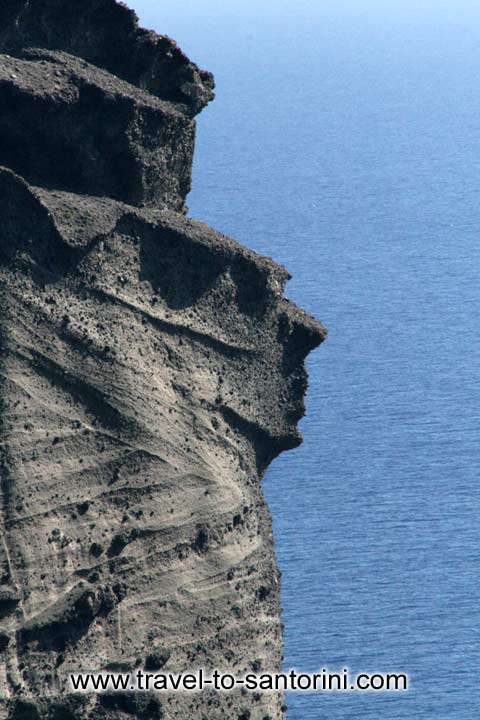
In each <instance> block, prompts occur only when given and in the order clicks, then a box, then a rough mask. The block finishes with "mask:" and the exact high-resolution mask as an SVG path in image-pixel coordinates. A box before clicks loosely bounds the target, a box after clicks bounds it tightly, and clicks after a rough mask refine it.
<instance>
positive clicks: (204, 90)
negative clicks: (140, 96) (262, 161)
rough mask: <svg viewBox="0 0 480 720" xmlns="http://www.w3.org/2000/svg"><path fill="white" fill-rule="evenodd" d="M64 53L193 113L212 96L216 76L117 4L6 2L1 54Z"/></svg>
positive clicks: (104, 0) (95, 0)
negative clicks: (39, 50)
mask: <svg viewBox="0 0 480 720" xmlns="http://www.w3.org/2000/svg"><path fill="white" fill-rule="evenodd" d="M27 47H43V48H47V49H49V50H64V51H65V52H67V53H70V54H72V55H77V56H78V57H81V58H84V59H85V60H88V62H90V63H92V64H93V65H97V66H98V67H102V68H105V69H106V70H108V71H109V72H110V73H112V74H113V75H118V77H120V78H123V79H124V80H127V82H129V83H131V84H133V85H138V87H140V88H143V89H145V90H147V91H148V92H150V93H152V94H153V95H157V97H159V98H162V99H163V100H170V101H171V102H176V103H181V104H182V105H184V106H185V109H186V111H188V112H190V113H191V114H196V113H197V112H199V111H200V110H201V109H202V108H203V107H204V106H205V105H206V104H207V103H208V102H209V101H210V100H212V98H213V86H214V82H213V76H212V75H211V73H209V72H205V71H203V70H199V69H198V67H197V66H196V65H194V64H193V63H192V62H190V60H189V59H188V58H187V57H186V55H184V53H182V51H181V50H180V49H179V47H178V46H177V44H176V43H175V42H174V41H173V40H171V39H170V38H169V37H166V36H165V35H157V34H156V33H154V32H152V31H149V30H144V29H142V28H139V27H138V19H137V17H136V15H135V13H134V12H133V11H132V10H130V9H129V8H127V7H126V6H125V5H124V4H123V3H119V2H115V0H81V2H79V0H2V3H1V5H0V51H3V52H5V53H8V54H9V55H16V54H18V53H20V52H21V51H22V50H23V49H24V48H27Z"/></svg>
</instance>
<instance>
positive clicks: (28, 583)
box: [0, 0, 325, 720]
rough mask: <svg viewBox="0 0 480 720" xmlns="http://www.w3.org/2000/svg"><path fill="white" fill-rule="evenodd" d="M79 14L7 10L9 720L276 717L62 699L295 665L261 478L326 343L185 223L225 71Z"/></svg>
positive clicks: (278, 293)
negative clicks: (141, 675) (206, 123)
mask: <svg viewBox="0 0 480 720" xmlns="http://www.w3.org/2000/svg"><path fill="white" fill-rule="evenodd" d="M74 5H75V6H76V7H77V8H78V7H79V6H78V4H76V3H71V2H70V3H69V2H63V3H60V2H57V1H56V0H30V2H20V1H19V2H6V3H5V4H4V6H3V7H2V10H0V20H1V21H2V31H1V33H0V37H1V49H2V50H3V52H4V55H3V56H1V57H0V97H1V99H2V104H1V110H0V128H1V130H2V132H1V138H2V139H1V140H0V162H1V163H3V165H4V166H5V167H3V168H2V169H1V170H0V218H1V225H0V303H1V307H2V312H1V315H0V385H1V404H0V433H1V444H0V481H1V482H0V501H1V502H0V514H1V517H0V519H1V524H2V543H1V546H0V693H1V697H0V718H11V719H16V720H21V719H22V718H23V719H24V720H25V719H27V718H32V719H33V720H35V719H36V718H42V719H43V718H46V719H47V720H72V719H75V720H86V719H87V718H88V719H89V720H90V719H91V720H94V719H95V720H96V719H97V718H98V719H99V720H102V718H103V719H107V718H110V719H115V720H127V719H130V720H131V719H132V718H139V719H142V718H143V719H145V720H154V719H160V718H165V719H170V718H182V719H190V718H191V719H192V720H197V719H198V720H200V719H201V718H208V720H215V719H217V718H218V719H220V718H233V719H236V718H238V720H241V719H243V720H245V719H246V718H252V720H265V719H266V718H271V719H272V720H277V719H278V718H281V717H282V716H283V714H284V708H283V698H282V697H281V696H280V695H252V694H241V693H232V694H215V693H202V694H194V695H184V694H183V695H182V694H172V695H168V696H164V695H156V696H152V695H144V694H136V695H128V694H127V695H124V694H114V695H100V696H92V695H74V694H72V693H71V691H70V688H69V686H68V674H69V672H79V671H94V672H98V671H101V670H125V671H128V670H134V669H136V668H146V669H150V670H159V669H162V670H164V671H169V672H181V671H186V670H195V669H197V668H199V667H202V668H205V669H206V670H209V669H213V668H219V669H223V670H228V671H232V672H234V673H236V674H238V675H241V674H244V673H245V672H247V671H249V670H252V669H254V670H256V671H258V670H259V669H265V670H276V669H279V668H280V666H281V660H282V632H281V623H280V607H279V573H278V570H277V566H276V561H275V555H274V547H273V538H272V531H271V523H270V517H269V513H268V509H267V507H266V505H265V502H264V500H263V496H262V491H261V485H260V481H261V478H262V476H263V473H264V472H265V469H266V468H267V466H268V464H269V463H270V462H271V461H272V459H273V458H274V457H275V456H277V455H278V454H279V453H280V452H282V451H283V450H287V449H289V448H293V447H295V446H296V445H298V444H299V442H300V440H301V438H300V435H299V432H298V429H297V423H298V420H299V419H300V417H301V416H302V414H303V411H304V409H303V396H304V393H305V389H306V373H305V369H304V358H305V356H306V355H307V354H308V352H310V350H312V349H313V348H314V347H316V346H317V345H318V344H319V343H320V342H321V341H322V340H323V338H324V336H325V331H324V329H323V328H322V326H321V325H319V324H318V323H317V322H316V321H315V320H313V319H312V318H310V317H309V316H307V315H306V314H305V313H303V312H302V311H301V310H299V309H298V308H297V307H295V306H294V305H293V304H292V303H290V302H289V301H288V300H287V299H285V298H284V297H283V289H284V285H285V282H286V281H287V280H288V277H289V276H288V273H287V271H286V270H285V269H284V268H282V267H280V266H278V265H276V264H275V263H274V262H273V261H271V260H269V259H266V258H263V257H261V256H259V255H257V254H255V253H253V252H251V251H249V250H247V249H245V248H243V247H241V246H239V245H238V244H236V243H235V242H234V241H233V240H231V239H229V238H227V237H225V236H223V235H220V234H219V233H216V232H214V231H213V230H210V229H209V228H208V227H206V226H205V225H203V224H201V223H198V222H194V221H192V220H189V219H187V218H186V217H185V216H184V214H183V212H184V202H185V196H186V194H187V192H188V189H189V178H190V172H191V157H192V151H193V137H194V126H193V120H192V115H193V114H194V112H196V111H197V110H198V109H200V107H201V106H202V105H203V104H205V102H206V101H207V100H208V99H210V97H211V89H212V87H213V81H212V79H211V76H210V75H209V74H208V73H203V72H202V71H199V70H198V68H196V67H195V66H194V65H193V64H192V63H190V61H188V60H187V59H186V58H185V56H184V55H183V54H182V53H181V52H180V51H179V50H178V49H177V48H176V46H175V44H174V43H173V42H172V41H171V40H169V39H167V38H162V37H157V36H155V35H154V34H153V33H150V32H147V31H143V30H140V29H139V28H138V25H137V22H136V20H135V18H134V16H133V14H132V13H131V11H129V10H128V9H126V8H125V7H123V6H120V5H118V4H117V3H115V2H113V0H103V1H102V2H100V0H88V1H87V0H85V1H84V2H83V3H81V6H80V9H79V11H78V13H77V15H75V13H74V12H73V9H72V8H73V6H74ZM114 32H116V33H117V35H119V37H120V39H121V40H122V42H123V45H124V48H126V47H128V48H130V51H131V53H132V55H133V57H134V58H135V62H132V63H131V64H128V63H126V61H125V60H124V58H123V55H119V54H118V52H117V50H116V48H115V47H114V42H113V39H112V38H113V35H112V33H114ZM122 33H123V34H122ZM34 45H43V49H38V48H37V49H32V46H34ZM165 48H170V50H169V51H168V52H171V53H172V57H170V56H169V55H168V52H167V50H166V49H165ZM73 53H75V54H76V55H77V57H75V56H74V55H73ZM172 58H173V59H172ZM112 73H116V75H118V76H119V77H115V76H114V75H113V74H112ZM185 78H187V80H185ZM192 88H196V89H195V90H194V89H192ZM56 142H57V143H58V144H57V145H56ZM60 148H61V151H60Z"/></svg>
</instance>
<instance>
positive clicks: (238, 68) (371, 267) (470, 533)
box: [134, 0, 480, 720]
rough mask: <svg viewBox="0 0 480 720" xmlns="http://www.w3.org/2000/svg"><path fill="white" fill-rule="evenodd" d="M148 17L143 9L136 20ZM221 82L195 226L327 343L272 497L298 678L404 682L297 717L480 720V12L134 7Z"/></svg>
mask: <svg viewBox="0 0 480 720" xmlns="http://www.w3.org/2000/svg"><path fill="white" fill-rule="evenodd" d="M134 4H135V3H134ZM136 5H137V9H138V10H139V12H140V14H141V17H142V21H143V22H145V23H147V24H148V25H150V26H154V27H156V28H157V29H158V30H160V31H162V32H165V33H168V34H170V35H171V36H173V37H175V38H176V39H177V40H178V41H179V43H180V44H181V45H182V47H183V48H184V49H185V50H186V51H187V52H188V53H189V54H190V55H191V56H192V57H193V58H195V59H196V60H197V61H198V62H199V63H200V64H202V65H204V66H205V67H207V68H209V69H211V70H212V71H214V72H215V75H216V78H217V84H218V97H217V100H216V101H215V103H214V104H213V105H211V106H210V108H209V109H208V110H207V111H205V112H204V114H203V115H202V116H201V118H200V121H199V135H198V149H197V156H196V165H195V174H194V190H193V192H192V194H191V196H190V208H191V214H192V215H193V216H195V217H199V218H201V219H203V220H205V221H207V222H208V223H210V224H211V225H213V226H214V227H216V228H218V229H221V230H222V231H224V232H227V233H229V234H231V235H233V236H234V237H235V238H236V239H238V240H239V241H240V242H242V243H245V244H246V245H249V246H250V247H252V248H254V249H256V250H258V251H260V252H262V253H265V254H267V255H271V256H272V257H274V258H275V259H277V260H279V261H280V262H283V263H284V264H286V265H287V266H288V267H289V269H290V270H291V272H292V273H293V280H292V281H291V283H290V285H289V295H290V297H292V298H293V299H294V300H295V301H297V302H298V303H299V304H300V305H301V306H303V307H305V308H307V309H308V310H310V311H311V312H312V313H314V314H315V315H316V316H317V317H319V318H320V319H321V320H322V321H323V322H324V323H325V324H326V325H327V326H328V327H329V329H330V336H329V339H328V342H327V343H326V344H325V345H324V346H323V347H322V348H320V349H319V350H318V351H316V352H315V353H314V354H313V355H312V356H311V358H310V361H309V369H310V378H311V381H310V391H309V395H308V414H307V416H306V418H305V419H304V421H303V423H302V426H303V431H304V434H305V443H304V445H303V446H302V447H301V448H300V449H298V450H296V451H295V452H291V453H289V454H286V455H285V456H282V457H281V458H279V459H278V460H277V461H276V462H275V463H274V465H273V466H272V467H271V469H270V470H269V472H268V476H267V478H266V480H265V491H266V494H267V497H268V501H269V504H270V507H271V510H272V514H273V518H274V525H275V532H276V538H277V548H278V556H279V562H280V565H281V568H282V570H283V607H284V620H285V625H286V666H287V667H291V666H295V667H298V668H301V669H305V670H310V671H314V670H317V669H318V668H319V667H322V666H329V667H330V668H339V667H344V666H345V665H347V666H349V667H350V668H351V669H352V670H353V671H362V670H367V671H368V670H390V669H395V670H400V671H406V672H408V673H410V676H411V683H412V685H411V690H410V692H409V693H407V694H398V695H386V694H364V695H361V694H343V695H342V694H338V693H335V694H331V695H329V696H325V695H324V696H318V695H303V696H299V695H295V696H291V697H289V708H290V715H289V717H290V718H291V720H319V719H320V720H322V719H325V720H340V719H342V720H344V719H345V718H352V719H354V720H374V719H375V720H377V719H378V718H384V719H385V720H411V719H412V718H415V720H423V719H425V720H426V719H427V718H428V720H433V719H435V720H478V718H479V717H480V683H479V680H478V674H479V670H480V603H479V599H478V597H479V590H480V583H479V554H480V522H479V508H480V487H479V482H478V480H479V455H480V451H479V415H480V409H479V408H480V403H479V400H480V397H479V395H480V390H479V387H480V384H479V375H480V358H479V348H480V343H479V316H480V289H479V269H480V250H479V230H480V73H479V69H480V10H478V9H477V10H476V9H475V4H474V3H468V2H467V1H465V2H463V4H462V3H446V2H444V3H442V2H437V3H435V4H433V3H431V4H429V3H426V2H424V3H422V2H421V1H420V2H418V3H417V4H416V6H414V4H413V3H412V4H411V5H410V6H409V4H408V2H407V3H405V2H401V1H400V0H397V2H390V3H389V2H382V3H380V2H374V0H372V1H371V2H370V3H369V2H368V1H367V0H357V1H356V2H353V1H352V2H351V3H350V4H349V3H347V2H341V0H339V1H337V0H335V1H334V0H325V1H324V2H320V1H318V2H317V3H313V2H306V1H305V0H304V1H303V2H302V0H300V1H299V2H296V3H291V2H290V3H288V4H287V3H285V2H283V1H282V0H278V2H275V1H274V0H265V2H262V3H257V5H261V7H260V9H258V8H257V10H255V5H254V3H253V2H247V1H245V2H242V3H240V2H239V1H238V0H232V1H231V0H229V2H228V3H227V2H219V1H218V0H194V1H193V0H189V1H188V2H183V3H180V4H178V3H176V2H173V0H162V3H157V2H156V1H155V2H153V1H152V2H148V1H147V0H143V2H142V1H141V0H138V2H137V3H136Z"/></svg>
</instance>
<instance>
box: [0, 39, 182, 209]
mask: <svg viewBox="0 0 480 720" xmlns="http://www.w3.org/2000/svg"><path fill="white" fill-rule="evenodd" d="M23 55H24V56H25V55H26V56H27V57H28V58H29V59H28V60H25V59H23V60H21V59H18V58H13V57H10V56H8V55H0V107H1V109H0V164H3V165H6V166H8V167H11V168H12V169H13V170H15V171H16V172H17V173H19V174H21V175H22V176H23V177H25V178H26V179H27V180H29V181H30V182H31V183H33V184H36V185H42V186H45V187H49V188H57V189H63V190H70V191H72V192H77V193H85V194H87V193H88V194H91V195H98V196H103V195H104V196H109V197H112V198H115V199H117V200H121V201H123V202H127V203H130V204H131V205H139V206H142V205H155V206H156V207H162V206H164V207H168V208H170V209H172V210H177V211H183V210H184V202H185V197H186V195H187V193H188V192H189V190H190V177H191V165H192V154H193V145H194V138H195V128H194V123H193V121H192V120H191V119H190V118H189V117H188V116H186V115H185V113H183V112H182V111H181V110H180V109H179V107H178V106H176V105H175V104H173V103H168V102H165V101H162V100H159V99H158V98H156V97H154V96H153V95H150V94H148V93H145V92H144V91H141V90H139V89H138V88H137V87H135V86H133V85H129V84H128V83H126V82H124V81H121V80H119V79H118V78H115V77H114V76H113V75H110V74H109V73H107V72H105V71H103V70H99V69H98V68H96V67H94V66H93V65H89V64H88V63H86V62H85V61H83V60H79V59H77V58H74V57H72V56H70V55H66V54H65V53H60V52H48V51H40V50H38V51H29V52H26V53H23Z"/></svg>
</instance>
